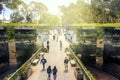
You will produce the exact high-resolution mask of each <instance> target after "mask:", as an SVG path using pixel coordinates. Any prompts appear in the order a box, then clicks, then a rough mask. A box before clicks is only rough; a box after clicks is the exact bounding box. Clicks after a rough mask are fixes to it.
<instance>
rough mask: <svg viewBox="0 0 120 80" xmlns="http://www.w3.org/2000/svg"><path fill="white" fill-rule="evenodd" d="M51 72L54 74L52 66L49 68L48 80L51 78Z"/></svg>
mask: <svg viewBox="0 0 120 80" xmlns="http://www.w3.org/2000/svg"><path fill="white" fill-rule="evenodd" d="M51 72H52V70H51V66H50V65H49V66H48V68H47V74H48V80H50V78H51Z"/></svg>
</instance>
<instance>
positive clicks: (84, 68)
mask: <svg viewBox="0 0 120 80" xmlns="http://www.w3.org/2000/svg"><path fill="white" fill-rule="evenodd" d="M69 50H70V52H71V53H72V54H73V56H74V58H75V59H76V61H77V63H78V64H79V66H80V68H81V69H82V71H83V72H84V73H85V75H86V77H88V78H87V80H95V78H94V77H93V75H92V74H91V73H90V72H89V71H88V70H87V68H86V67H85V66H84V65H83V63H82V62H81V61H80V60H79V59H78V57H77V56H76V55H75V53H74V52H73V51H72V49H71V48H70V47H69Z"/></svg>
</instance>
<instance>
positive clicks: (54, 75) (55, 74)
mask: <svg viewBox="0 0 120 80" xmlns="http://www.w3.org/2000/svg"><path fill="white" fill-rule="evenodd" d="M52 72H53V79H54V80H56V77H57V68H56V66H54V68H53V70H52Z"/></svg>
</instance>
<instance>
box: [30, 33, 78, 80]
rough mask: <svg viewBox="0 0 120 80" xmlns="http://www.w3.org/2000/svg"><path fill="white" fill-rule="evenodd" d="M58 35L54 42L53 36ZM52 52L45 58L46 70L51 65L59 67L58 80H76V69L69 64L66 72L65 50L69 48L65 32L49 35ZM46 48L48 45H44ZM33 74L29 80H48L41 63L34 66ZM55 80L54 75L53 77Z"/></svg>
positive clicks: (46, 54)
mask: <svg viewBox="0 0 120 80" xmlns="http://www.w3.org/2000/svg"><path fill="white" fill-rule="evenodd" d="M54 34H56V36H58V38H56V39H55V40H53V35H54ZM60 40H61V41H62V50H60ZM49 42H50V43H49V44H50V51H49V53H45V55H44V57H45V58H46V59H47V63H46V68H47V67H48V66H49V65H51V68H53V67H54V66H56V67H57V69H58V73H57V80H76V78H75V76H74V67H71V65H70V63H69V67H68V72H65V71H64V69H65V68H64V58H65V57H66V53H65V48H66V47H68V46H69V44H68V43H67V41H66V40H65V37H64V32H62V34H58V33H57V31H51V32H50V35H49ZM44 45H45V46H46V43H45V44H44ZM32 69H33V73H32V75H31V76H30V77H29V78H28V80H47V72H46V69H45V71H42V64H40V62H39V63H38V64H37V65H36V66H32ZM51 80H53V75H51Z"/></svg>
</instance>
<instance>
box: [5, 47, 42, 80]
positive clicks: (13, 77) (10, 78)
mask: <svg viewBox="0 0 120 80" xmlns="http://www.w3.org/2000/svg"><path fill="white" fill-rule="evenodd" d="M40 50H41V48H39V49H38V50H37V51H36V52H35V53H34V54H33V55H32V57H31V58H30V59H28V60H27V61H26V62H25V63H24V64H23V65H22V66H21V67H20V68H19V69H17V70H16V72H14V73H13V74H12V75H11V76H10V77H9V78H8V79H7V80H16V78H17V77H18V76H20V75H21V74H22V71H21V70H22V69H23V67H25V66H29V65H28V64H29V63H30V62H31V60H32V59H34V58H35V57H36V56H37V54H38V52H40Z"/></svg>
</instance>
